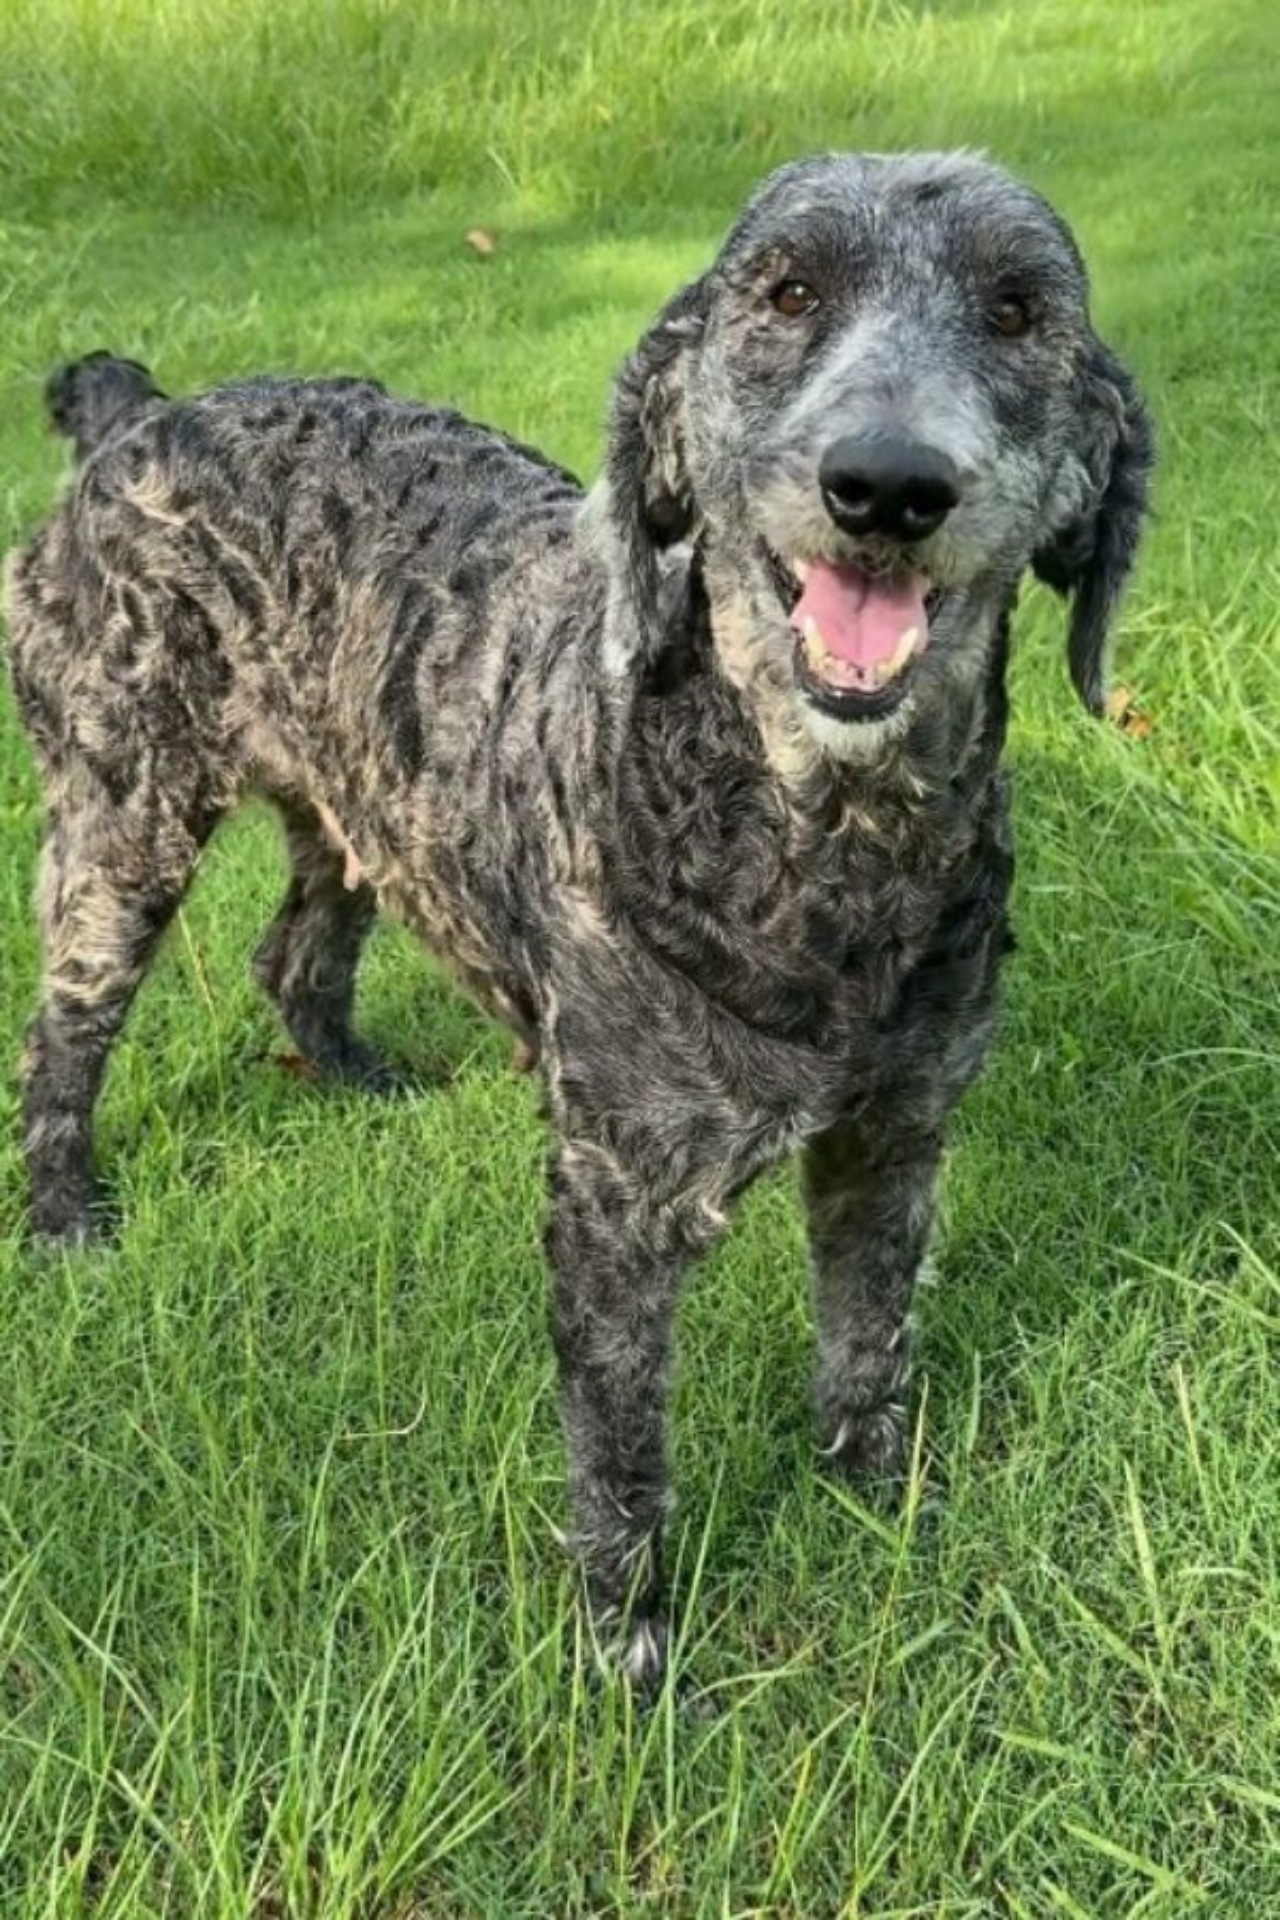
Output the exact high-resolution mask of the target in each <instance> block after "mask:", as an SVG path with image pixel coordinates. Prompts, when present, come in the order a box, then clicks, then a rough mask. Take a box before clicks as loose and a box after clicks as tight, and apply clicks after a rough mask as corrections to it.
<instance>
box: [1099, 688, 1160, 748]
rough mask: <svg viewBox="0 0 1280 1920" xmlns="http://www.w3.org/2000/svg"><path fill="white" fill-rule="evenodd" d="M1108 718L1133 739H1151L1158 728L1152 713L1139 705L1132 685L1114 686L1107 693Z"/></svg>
mask: <svg viewBox="0 0 1280 1920" xmlns="http://www.w3.org/2000/svg"><path fill="white" fill-rule="evenodd" d="M1107 718H1108V720H1110V721H1112V722H1113V723H1114V724H1115V725H1116V726H1117V727H1119V729H1120V731H1121V733H1127V734H1128V736H1129V738H1130V739H1131V740H1149V739H1150V738H1151V736H1152V734H1153V733H1154V732H1155V730H1156V723H1155V721H1154V720H1153V719H1152V718H1151V715H1150V714H1149V713H1147V712H1145V711H1144V710H1143V708H1142V707H1140V706H1139V705H1138V696H1137V694H1136V693H1135V692H1134V691H1133V688H1132V687H1112V689H1111V691H1110V693H1109V694H1108V695H1107Z"/></svg>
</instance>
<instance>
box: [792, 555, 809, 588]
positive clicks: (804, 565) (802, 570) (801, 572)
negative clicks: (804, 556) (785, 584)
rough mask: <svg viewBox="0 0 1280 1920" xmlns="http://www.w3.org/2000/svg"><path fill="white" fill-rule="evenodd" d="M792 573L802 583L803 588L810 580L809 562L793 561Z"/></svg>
mask: <svg viewBox="0 0 1280 1920" xmlns="http://www.w3.org/2000/svg"><path fill="white" fill-rule="evenodd" d="M791 571H792V573H794V575H795V577H796V579H797V580H798V581H799V582H800V585H801V586H803V585H804V583H805V581H806V580H807V579H808V578H809V562H808V561H807V560H793V561H792V562H791Z"/></svg>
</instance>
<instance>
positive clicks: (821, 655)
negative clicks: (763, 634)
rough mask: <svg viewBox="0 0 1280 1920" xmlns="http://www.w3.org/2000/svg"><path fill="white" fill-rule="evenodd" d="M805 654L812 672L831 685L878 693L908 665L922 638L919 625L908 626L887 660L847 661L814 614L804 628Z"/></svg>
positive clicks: (810, 615)
mask: <svg viewBox="0 0 1280 1920" xmlns="http://www.w3.org/2000/svg"><path fill="white" fill-rule="evenodd" d="M802 637H803V640H804V657H805V660H806V662H807V664H808V666H809V669H810V671H811V672H812V673H814V674H816V675H817V677H818V678H819V679H820V680H825V681H826V682H827V684H828V685H829V686H834V687H846V688H848V687H854V688H860V689H861V690H862V691H863V692H864V693H878V692H879V691H880V689H881V687H886V686H888V684H889V682H890V681H891V680H896V679H897V678H898V676H899V674H901V673H904V672H905V671H906V668H907V665H908V663H909V662H910V660H911V659H912V657H913V656H914V654H915V652H916V648H917V645H918V643H919V639H920V629H919V627H908V628H907V630H906V632H905V633H904V634H903V635H902V636H901V638H900V639H899V641H898V644H897V646H896V647H895V648H894V650H893V652H892V654H891V655H890V657H889V658H888V659H887V660H877V661H874V662H873V663H872V664H871V665H870V666H866V667H863V666H859V665H858V664H857V662H856V661H853V660H844V659H842V658H841V657H840V655H839V654H836V653H832V651H831V649H830V648H829V647H828V645H827V643H826V641H825V640H824V639H823V637H822V629H821V627H820V626H819V625H818V623H817V621H816V620H815V619H814V617H813V615H812V614H807V615H806V616H805V621H804V626H803V629H802Z"/></svg>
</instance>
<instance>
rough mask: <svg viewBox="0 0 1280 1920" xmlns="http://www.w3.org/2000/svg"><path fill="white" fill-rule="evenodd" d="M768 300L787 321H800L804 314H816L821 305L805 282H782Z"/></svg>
mask: <svg viewBox="0 0 1280 1920" xmlns="http://www.w3.org/2000/svg"><path fill="white" fill-rule="evenodd" d="M769 298H770V300H772V302H773V304H774V306H775V307H776V308H777V309H778V312H779V313H781V314H784V315H785V316H786V318H787V319H788V320H801V319H803V318H804V316H805V314H806V313H816V312H817V310H818V308H819V307H820V306H821V305H822V302H821V301H820V300H819V298H818V296H817V294H816V293H815V292H814V290H813V288H812V287H811V286H810V285H809V283H808V281H807V280H782V281H780V282H779V283H778V285H777V286H776V287H775V288H774V290H773V292H772V293H771V294H770V295H769Z"/></svg>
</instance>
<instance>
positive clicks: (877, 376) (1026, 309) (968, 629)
mask: <svg viewBox="0 0 1280 1920" xmlns="http://www.w3.org/2000/svg"><path fill="white" fill-rule="evenodd" d="M1151 462H1152V436H1151V427H1150V422H1149V420H1148V416H1147V414H1146V411H1145V409H1144V407H1143V405H1142V402H1141V399H1140V398H1139V395H1138V392H1137V389H1136V387H1135V385H1134V382H1133V380H1132V379H1131V377H1130V376H1129V374H1128V373H1127V372H1126V371H1125V369H1124V368H1123V367H1122V366H1121V364H1120V363H1119V361H1118V360H1117V359H1116V358H1115V356H1114V355H1113V354H1112V353H1111V352H1110V350H1109V349H1108V348H1107V347H1105V346H1104V345H1103V344H1102V342H1101V341H1100V340H1099V339H1098V338H1097V336H1096V334H1095V333H1094V331H1093V329H1092V326H1091V324H1090V319H1089V305H1088V282H1087V277H1086V274H1085V270H1084V267H1083V264H1082V262H1081V259H1080V255H1079V253H1078V250H1077V248H1076V246H1075V243H1074V241H1073V240H1072V238H1071V235H1070V233H1069V231H1068V230H1067V228H1066V226H1065V225H1064V224H1063V222H1062V221H1061V220H1060V219H1059V218H1058V216H1057V215H1056V214H1055V213H1054V212H1053V211H1052V209H1051V208H1050V207H1049V206H1048V205H1047V204H1046V203H1045V202H1044V201H1043V200H1042V199H1041V198H1040V197H1039V196H1038V195H1037V194H1035V193H1033V192H1032V191H1031V190H1030V189H1028V188H1026V187H1024V186H1021V185H1019V184H1018V183H1017V182H1016V181H1014V180H1012V179H1011V178H1010V177H1009V176H1008V175H1006V174H1005V173H1003V172H1002V171H1000V170H999V169H998V168H996V167H994V166H992V165H990V164H989V163H987V162H986V161H984V160H982V159H979V158H977V157H975V156H972V155H968V154H905V155H899V156H877V155H840V156H831V157H827V158H821V159H814V160H806V161H801V162H798V163H796V164H794V165H792V166H788V167H784V168H783V169H782V170H781V171H780V172H778V173H776V174H774V175H773V176H772V177H771V178H770V179H769V180H767V181H766V182H765V183H764V185H763V186H762V187H761V189H760V190H759V192H758V193H757V194H756V196H755V197H754V199H753V200H752V201H751V203H750V204H749V206H748V207H747V209H746V211H745V212H744V213H743V215H742V216H741V218H740V219H739V220H738V222H737V224H736V225H735V226H734V228H733V229H732V231H731V232H730V234H729V236H728V238H727V240H726V241H725V244H724V246H723V248H722V250H721V252H720V255H719V257H718V258H717V259H716V261H715V262H714V264H713V265H712V266H711V268H710V269H709V270H708V272H707V273H706V274H704V275H703V276H702V278H701V279H699V280H697V281H695V282H694V283H693V284H691V285H690V286H688V287H686V288H685V289H684V290H683V291H682V292H681V293H679V294H678V295H677V296H676V298H675V299H674V300H673V301H672V302H671V303H670V304H669V305H668V306H667V308H666V309H665V310H664V312H663V313H662V314H661V315H660V316H659V318H658V320H657V321H656V323H655V324H654V326H653V327H652V328H651V329H650V331H649V333H648V334H647V335H646V336H645V338H644V339H643V341H642V342H641V344H640V346H639V347H638V349H637V350H636V352H635V353H634V354H633V355H632V356H631V357H630V359H629V360H628V361H627V363H626V365H625V366H624V368H623V370H622V373H621V375H620V377H619V380H618V383H617V387H616V391H615V396H614V405H613V414H612V422H611V434H610V441H609V448H608V455H607V461H606V467H605V472H604V475H603V478H602V481H601V482H600V484H599V486H598V487H597V489H596V490H595V491H594V493H593V496H592V498H591V501H590V505H589V508H588V513H589V516H590V523H591V524H594V526H595V527H596V528H597V529H598V530H599V531H600V532H601V534H602V536H603V548H604V551H605V554H606V557H607V563H608V567H609V573H610V607H609V618H608V629H607V646H608V653H609V658H610V661H611V663H612V664H613V665H614V666H615V667H616V668H625V667H626V665H627V664H628V662H631V661H634V660H635V659H636V658H637V657H640V658H646V657H652V656H653V655H654V654H655V653H656V652H657V651H659V650H660V649H661V648H662V647H663V645H664V644H666V643H667V641H668V638H669V636H670V635H671V633H672V631H673V629H676V628H678V620H677V619H675V617H674V615H675V613H676V612H677V611H678V609H677V607H676V603H675V602H674V601H673V598H672V596H673V595H675V594H677V593H678V592H679V590H680V588H679V582H680V581H681V579H682V578H683V577H684V575H683V573H682V569H681V567H680V566H679V564H675V563H673V560H672V558H671V557H670V551H669V550H671V549H676V550H677V552H679V551H680V550H682V545H683V543H692V544H693V546H694V547H695V548H696V549H697V550H698V551H699V552H700V554H701V556H702V560H703V564H704V567H705V571H706V576H707V581H708V588H709V592H710V598H711V608H712V621H713V629H714V630H715V631H716V635H717V643H718V644H719V645H720V646H721V651H722V655H726V654H727V655H731V656H732V657H731V658H727V659H726V664H727V665H728V667H729V670H730V671H731V672H733V673H734V674H735V675H736V676H737V677H738V678H743V677H744V676H745V677H749V678H752V679H756V680H759V679H761V678H763V679H764V680H766V681H768V682H769V683H770V684H771V685H772V686H773V687H774V689H775V691H777V690H780V689H782V688H783V687H784V686H785V689H786V694H787V697H788V698H790V699H791V700H793V701H794V702H795V703H796V705H797V708H798V711H799V712H800V714H801V715H802V716H803V719H804V722H805V724H806V725H807V727H808V730H809V732H810V733H811V734H812V735H813V737H814V738H815V739H816V740H817V742H818V744H819V745H820V747H821V748H822V750H823V751H824V752H825V753H827V754H829V755H832V756H834V757H836V758H851V757H854V756H858V757H865V756H866V755H867V754H868V753H869V752H870V753H874V752H875V750H876V748H877V746H878V745H879V744H880V743H881V742H884V741H888V740H891V739H893V738H895V737H897V736H898V735H900V734H901V733H902V732H903V731H904V730H905V728H906V727H907V726H909V724H910V721H911V717H912V715H913V714H914V713H917V712H919V711H922V710H925V709H927V708H928V706H929V705H930V703H931V702H936V701H938V700H945V699H947V698H948V697H951V696H952V695H953V694H954V690H955V687H956V685H957V682H958V681H963V680H964V678H965V677H966V676H969V677H974V676H976V675H977V674H978V673H980V671H981V669H982V665H983V662H984V659H985V657H986V654H987V652H988V651H989V649H990V647H991V646H992V645H993V644H994V638H993V636H994V634H995V631H996V629H997V627H998V624H999V613H1000V611H1001V610H1002V609H1003V608H1005V607H1007V605H1008V603H1009V600H1010V598H1011V597H1012V594H1013V592H1014V591H1015V589H1016V585H1017V581H1018V579H1019V578H1020V576H1021V575H1022V574H1023V573H1024V572H1025V571H1026V570H1027V569H1028V568H1029V567H1030V568H1034V570H1035V572H1036V573H1037V574H1038V575H1039V576H1040V578H1042V579H1043V580H1045V581H1047V582H1048V583H1049V584H1050V585H1051V586H1053V587H1054V588H1056V589H1057V590H1058V591H1059V592H1061V593H1063V594H1065V595H1067V596H1069V597H1070V600H1071V611H1070V617H1069V646H1068V657H1069V663H1070V670H1071V675H1072V678H1073V680H1074V683H1075V685H1076V687H1077V689H1078V691H1079V693H1080V696H1081V698H1082V699H1083V700H1084V702H1085V704H1086V705H1087V706H1088V707H1090V708H1091V709H1093V710H1097V709H1098V708H1099V707H1100V705H1101V702H1102V697H1103V649H1104V642H1105V638H1106V633H1107V628H1108V625H1109V622H1110V620H1111V616H1112V613H1113V611H1114V608H1115V605H1116V602H1117V600H1118V597H1119V594H1120V591H1121V588H1122V586H1123V584H1124V581H1125V579H1126V576H1127V575H1128V572H1129V570H1130V568H1131V566H1132V563H1133V559H1134V556H1135V553H1136V549H1137V543H1138V537H1139V533H1140V529H1141V525H1142V521H1143V517H1144V514H1145V509H1146V492H1147V477H1148V473H1149V470H1150V467H1151ZM664 555H666V556H668V557H666V558H665V559H664ZM684 571H685V572H687V569H685V570H684ZM726 635H730V636H731V638H730V639H728V640H726V639H725V636H726Z"/></svg>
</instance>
